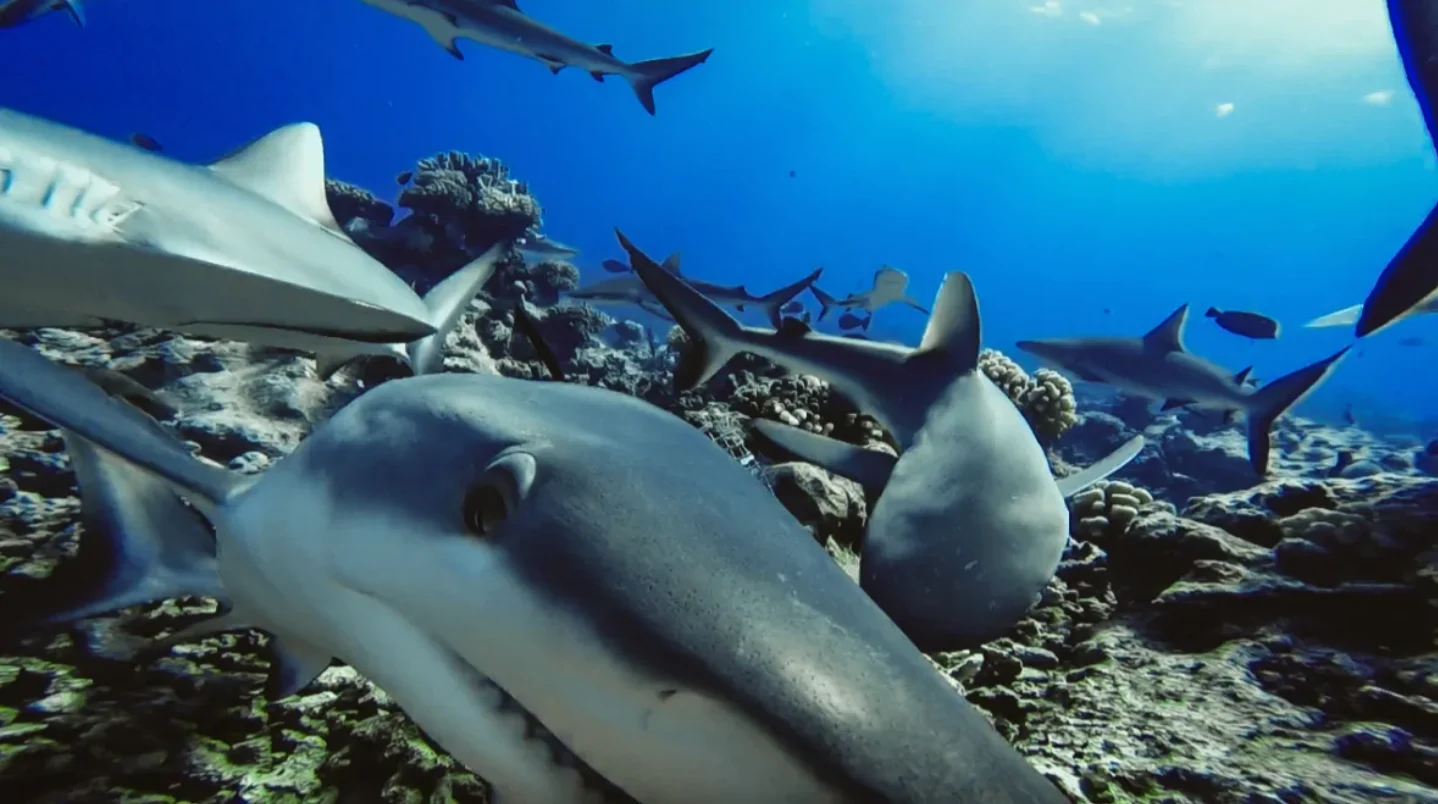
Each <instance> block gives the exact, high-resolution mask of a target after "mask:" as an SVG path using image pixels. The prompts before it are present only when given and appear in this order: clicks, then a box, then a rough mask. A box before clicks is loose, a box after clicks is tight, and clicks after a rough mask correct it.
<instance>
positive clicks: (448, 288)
mask: <svg viewBox="0 0 1438 804" xmlns="http://www.w3.org/2000/svg"><path fill="white" fill-rule="evenodd" d="M508 251H509V243H506V242H500V243H495V244H494V245H493V246H490V247H489V250H488V251H486V252H484V253H483V254H481V255H479V256H478V257H476V258H475V259H474V260H473V261H472V262H470V263H469V264H468V265H465V266H464V267H463V268H460V269H459V270H458V271H455V272H454V273H452V274H450V275H449V276H448V277H445V279H444V281H442V282H440V283H439V284H438V285H435V286H434V287H432V288H430V290H429V292H428V293H426V294H424V306H425V307H427V308H428V309H429V321H430V323H431V324H433V325H434V334H433V335H426V336H425V337H423V338H420V339H419V340H417V341H414V342H413V343H411V344H409V345H408V346H407V347H405V352H407V353H408V354H409V365H410V368H411V369H412V370H413V371H414V373H415V375H416V376H418V375H421V374H434V373H436V372H439V371H441V370H442V369H443V368H444V344H445V341H447V340H448V339H449V335H450V333H452V332H454V328H455V327H456V326H458V325H459V320H460V319H461V318H463V317H464V311H465V310H467V309H469V303H470V302H472V301H474V297H475V296H477V295H479V291H480V290H482V289H483V288H484V285H485V283H487V282H488V281H489V279H490V277H492V276H494V269H495V268H496V267H498V265H499V261H500V259H501V258H503V257H504V255H505V254H506V253H508Z"/></svg>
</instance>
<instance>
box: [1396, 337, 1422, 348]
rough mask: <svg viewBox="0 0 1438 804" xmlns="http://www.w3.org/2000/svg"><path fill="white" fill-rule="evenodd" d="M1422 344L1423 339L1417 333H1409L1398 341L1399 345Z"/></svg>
mask: <svg viewBox="0 0 1438 804" xmlns="http://www.w3.org/2000/svg"><path fill="white" fill-rule="evenodd" d="M1423 344H1424V340H1423V339H1422V338H1420V337H1418V336H1417V335H1410V336H1409V337H1407V338H1404V339H1403V340H1401V341H1399V342H1398V345H1399V346H1422V345H1423Z"/></svg>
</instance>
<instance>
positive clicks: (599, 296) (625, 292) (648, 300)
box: [566, 252, 823, 327]
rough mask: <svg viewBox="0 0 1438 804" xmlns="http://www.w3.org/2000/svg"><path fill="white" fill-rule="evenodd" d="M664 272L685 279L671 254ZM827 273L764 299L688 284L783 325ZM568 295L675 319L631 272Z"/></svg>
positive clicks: (622, 268)
mask: <svg viewBox="0 0 1438 804" xmlns="http://www.w3.org/2000/svg"><path fill="white" fill-rule="evenodd" d="M604 267H605V269H606V270H608V271H609V272H610V273H624V272H629V271H631V270H632V269H631V268H630V267H629V266H628V265H625V264H623V263H621V262H619V261H617V260H605V261H604ZM663 268H664V270H666V271H668V272H669V273H671V274H674V275H675V276H682V275H683V274H682V268H681V267H680V265H679V254H678V253H677V252H676V253H674V254H670V255H669V256H668V257H667V258H666V259H665V260H664V264H663ZM822 273H823V269H822V268H818V269H815V270H814V271H813V272H812V273H810V274H809V275H808V276H806V277H804V278H803V279H800V280H798V281H797V282H793V283H791V284H788V285H785V286H784V287H782V288H779V289H778V290H776V291H774V292H772V293H766V294H764V295H763V296H755V295H754V294H752V293H750V292H749V291H748V290H747V289H746V288H745V287H744V286H743V285H720V284H718V283H716V282H705V281H704V280H702V279H689V278H686V279H685V281H686V282H688V283H689V285H690V287H693V288H695V289H696V290H698V291H699V292H700V293H703V294H704V295H705V296H708V297H709V299H710V301H713V302H715V303H716V304H723V305H728V306H730V307H733V308H734V309H736V310H738V311H739V312H741V313H742V312H744V310H745V309H746V308H749V307H755V308H758V309H759V310H762V311H763V312H764V315H765V317H767V318H768V319H769V321H770V323H772V324H773V325H774V326H776V327H777V326H779V322H780V321H781V320H783V315H784V305H786V304H788V303H789V302H790V301H792V300H793V299H794V297H795V296H798V295H799V294H800V293H803V292H804V291H805V290H806V289H808V288H811V287H813V285H814V281H815V280H817V279H818V278H819V276H820V275H821V274H822ZM566 296H567V297H568V298H570V299H576V300H578V301H583V302H588V303H589V304H593V305H620V306H624V305H633V306H635V307H638V308H640V309H642V310H644V311H645V312H646V313H649V314H651V315H655V316H658V317H660V318H664V319H669V320H673V319H672V318H671V317H670V315H669V314H668V313H666V312H665V311H664V306H663V305H662V304H660V303H659V299H658V298H657V297H655V295H654V294H653V293H652V292H651V291H650V290H649V288H648V287H647V286H646V285H645V283H644V280H642V279H640V278H639V277H638V276H636V275H634V274H632V273H630V275H628V276H616V277H611V278H607V279H601V280H599V281H598V282H593V283H591V284H588V285H585V286H584V287H582V288H576V289H575V290H571V291H569V292H568V293H567V294H566Z"/></svg>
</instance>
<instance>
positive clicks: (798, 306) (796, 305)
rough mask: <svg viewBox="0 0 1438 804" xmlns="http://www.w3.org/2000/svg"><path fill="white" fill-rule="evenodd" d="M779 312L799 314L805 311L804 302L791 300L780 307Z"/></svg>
mask: <svg viewBox="0 0 1438 804" xmlns="http://www.w3.org/2000/svg"><path fill="white" fill-rule="evenodd" d="M779 312H781V313H787V314H788V315H798V314H799V313H802V312H804V303H803V302H796V301H791V302H789V303H788V304H786V305H784V306H783V307H780V308H779Z"/></svg>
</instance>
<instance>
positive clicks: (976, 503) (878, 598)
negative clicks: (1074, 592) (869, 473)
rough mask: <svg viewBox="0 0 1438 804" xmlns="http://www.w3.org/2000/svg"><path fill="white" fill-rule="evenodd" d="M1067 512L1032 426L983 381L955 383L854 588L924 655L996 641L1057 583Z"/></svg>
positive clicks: (875, 524) (872, 539) (879, 516)
mask: <svg viewBox="0 0 1438 804" xmlns="http://www.w3.org/2000/svg"><path fill="white" fill-rule="evenodd" d="M1067 539H1068V507H1067V505H1066V504H1065V503H1064V500H1063V496H1062V495H1061V494H1060V492H1059V489H1058V486H1057V485H1056V484H1055V483H1054V481H1053V478H1052V476H1051V474H1050V473H1049V469H1048V461H1047V459H1046V458H1045V456H1044V453H1043V450H1042V448H1041V447H1039V445H1038V442H1037V441H1036V440H1034V437H1033V434H1032V432H1031V431H1030V430H1029V426H1028V423H1027V422H1025V421H1024V419H1023V417H1022V415H1021V414H1020V413H1019V412H1018V410H1017V409H1016V408H1015V407H1014V405H1013V403H1012V402H1011V401H1009V399H1008V397H1007V396H1005V395H1004V393H1003V392H1002V391H1001V390H999V389H998V387H997V386H995V385H994V384H993V383H992V382H990V381H989V380H988V379H987V378H986V377H984V376H983V375H982V374H975V375H971V376H970V377H967V378H963V379H960V380H959V381H957V382H955V383H954V384H953V386H951V388H950V389H949V391H948V392H947V393H946V394H945V395H944V396H943V397H942V398H941V399H940V400H939V401H938V402H937V403H935V405H934V406H933V408H932V409H931V411H930V415H929V417H928V419H927V421H926V422H925V426H924V428H923V429H922V430H921V431H920V432H919V433H918V435H917V437H916V438H915V439H914V443H913V444H912V445H911V446H910V447H909V448H908V449H907V450H906V451H905V452H904V453H903V454H902V455H901V456H900V458H899V461H898V463H897V464H896V465H895V467H894V471H893V474H892V475H891V476H890V478H889V482H888V485H886V486H885V488H884V491H883V494H882V496H881V497H880V498H879V501H878V503H877V504H876V505H875V506H874V512H873V514H872V515H871V517H870V519H869V525H868V529H867V534H866V538H865V544H864V551H863V557H862V560H861V562H860V580H861V584H862V586H863V588H864V590H865V591H866V592H868V593H869V595H870V596H871V597H873V599H874V601H875V602H876V603H878V604H879V606H880V607H881V608H883V609H884V611H885V612H886V613H888V614H889V616H890V617H892V618H893V619H894V621H895V622H896V623H898V624H899V626H900V627H901V628H903V630H904V632H905V633H906V634H908V635H909V637H910V638H911V639H913V640H914V642H915V644H917V645H918V646H919V647H920V649H923V650H936V649H943V650H952V649H955V648H956V647H957V646H959V645H972V644H976V643H978V642H982V641H984V640H987V639H992V638H995V637H998V636H1000V635H1002V634H1003V633H1004V632H1005V631H1007V630H1008V629H1009V628H1010V627H1012V626H1013V625H1014V624H1015V623H1016V622H1018V620H1019V619H1020V618H1021V617H1022V616H1023V614H1024V613H1025V612H1026V611H1027V610H1028V609H1029V608H1030V606H1032V605H1033V603H1034V601H1035V599H1036V597H1037V596H1038V595H1039V594H1040V593H1041V592H1042V591H1043V588H1044V587H1045V585H1047V583H1048V582H1049V580H1050V579H1051V578H1052V577H1053V574H1054V572H1055V571H1056V570H1057V568H1058V564H1059V560H1060V558H1061V557H1062V555H1063V549H1064V545H1065V543H1066V542H1067Z"/></svg>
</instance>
